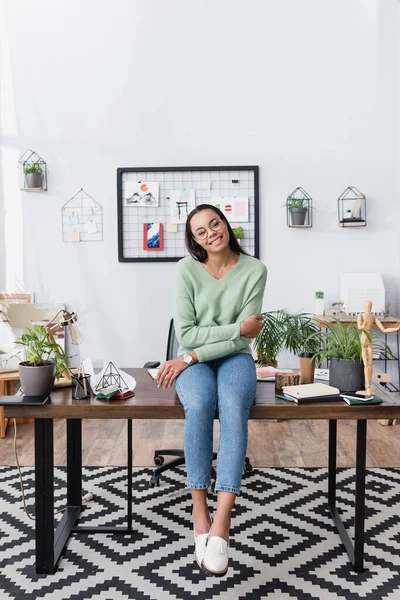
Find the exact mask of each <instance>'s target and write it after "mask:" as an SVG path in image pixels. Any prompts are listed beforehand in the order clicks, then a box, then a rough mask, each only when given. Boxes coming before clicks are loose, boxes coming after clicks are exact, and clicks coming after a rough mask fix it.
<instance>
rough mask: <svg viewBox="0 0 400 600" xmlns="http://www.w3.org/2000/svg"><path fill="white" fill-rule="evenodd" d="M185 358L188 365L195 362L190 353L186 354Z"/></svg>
mask: <svg viewBox="0 0 400 600" xmlns="http://www.w3.org/2000/svg"><path fill="white" fill-rule="evenodd" d="M183 360H184V361H185V363H186V364H187V365H191V364H192V362H193V358H192V357H191V356H190V354H185V356H184V357H183Z"/></svg>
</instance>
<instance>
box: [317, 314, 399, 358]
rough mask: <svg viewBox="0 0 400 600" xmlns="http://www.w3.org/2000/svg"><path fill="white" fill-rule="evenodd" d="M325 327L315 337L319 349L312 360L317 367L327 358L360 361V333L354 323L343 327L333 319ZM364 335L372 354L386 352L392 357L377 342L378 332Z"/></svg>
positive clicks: (385, 348) (390, 352)
mask: <svg viewBox="0 0 400 600" xmlns="http://www.w3.org/2000/svg"><path fill="white" fill-rule="evenodd" d="M325 326H326V329H324V330H322V331H321V332H319V335H318V336H317V337H318V343H319V344H320V348H319V349H316V350H315V351H314V354H313V359H315V360H316V362H317V364H318V365H321V363H322V362H323V361H324V360H326V359H327V358H341V359H348V360H358V361H360V362H361V361H362V347H361V341H360V337H361V333H362V332H361V331H359V330H358V329H357V327H356V326H355V325H354V323H350V324H349V325H347V326H345V325H343V323H342V322H341V321H340V320H339V319H336V318H334V319H333V320H332V322H329V321H326V322H325ZM364 333H365V335H366V336H367V337H368V339H369V340H370V342H371V346H372V351H373V352H386V353H387V354H388V356H390V357H393V354H392V351H391V349H390V348H389V346H388V345H387V344H385V343H383V342H381V341H379V339H378V337H379V335H380V334H379V333H378V332H376V331H373V332H371V333H368V331H364ZM314 336H315V334H312V335H311V338H310V340H311V339H312V338H313V337H314ZM310 340H308V341H310Z"/></svg>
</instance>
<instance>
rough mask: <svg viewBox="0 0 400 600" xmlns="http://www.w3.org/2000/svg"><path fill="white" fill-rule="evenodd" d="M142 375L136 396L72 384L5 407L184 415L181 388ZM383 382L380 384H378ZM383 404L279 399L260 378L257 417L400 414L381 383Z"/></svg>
mask: <svg viewBox="0 0 400 600" xmlns="http://www.w3.org/2000/svg"><path fill="white" fill-rule="evenodd" d="M124 371H126V372H128V373H130V374H131V375H133V377H134V378H135V379H136V382H137V385H136V389H135V392H136V395H135V396H133V397H132V398H128V399H127V400H98V399H96V398H90V399H87V400H73V399H72V398H71V388H58V389H57V388H56V389H55V390H54V391H53V392H52V394H51V402H48V403H47V404H45V405H44V406H5V407H4V415H5V417H33V418H35V417H36V418H59V419H64V418H70V419H73V418H75V419H129V418H131V419H184V417H185V413H184V410H183V407H182V405H181V403H180V401H179V398H178V396H177V395H176V392H175V387H172V388H168V389H167V390H162V389H158V388H157V383H156V382H155V381H154V380H153V379H152V378H151V377H150V375H149V374H148V373H147V370H146V369H124ZM378 385H379V384H378ZM379 388H380V389H377V393H378V395H379V396H380V397H381V398H382V399H383V401H384V402H383V404H378V405H375V406H349V405H348V404H346V403H345V402H344V401H340V400H339V401H338V402H325V403H324V402H318V403H313V404H302V405H300V406H299V405H298V404H295V403H294V402H293V403H292V402H287V401H286V400H280V399H278V398H275V383H274V382H267V381H259V382H257V397H256V403H255V405H254V406H252V408H251V411H250V418H251V419H396V418H400V400H399V399H397V398H395V397H394V396H395V394H391V393H390V392H386V391H385V390H384V388H383V387H381V386H380V385H379Z"/></svg>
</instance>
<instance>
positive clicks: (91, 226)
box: [82, 219, 98, 233]
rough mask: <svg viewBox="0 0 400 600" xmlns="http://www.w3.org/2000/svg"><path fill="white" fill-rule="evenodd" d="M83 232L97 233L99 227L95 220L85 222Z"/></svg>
mask: <svg viewBox="0 0 400 600" xmlns="http://www.w3.org/2000/svg"><path fill="white" fill-rule="evenodd" d="M82 231H84V232H85V233H97V231H98V229H97V225H96V223H95V221H93V219H89V221H85V223H83V225H82Z"/></svg>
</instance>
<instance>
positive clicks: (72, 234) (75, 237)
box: [68, 231, 81, 242]
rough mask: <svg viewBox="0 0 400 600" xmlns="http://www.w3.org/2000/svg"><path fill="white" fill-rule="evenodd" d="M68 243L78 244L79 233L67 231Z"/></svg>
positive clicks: (79, 239)
mask: <svg viewBox="0 0 400 600" xmlns="http://www.w3.org/2000/svg"><path fill="white" fill-rule="evenodd" d="M68 241H69V242H80V241H81V236H80V233H79V231H69V232H68Z"/></svg>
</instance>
